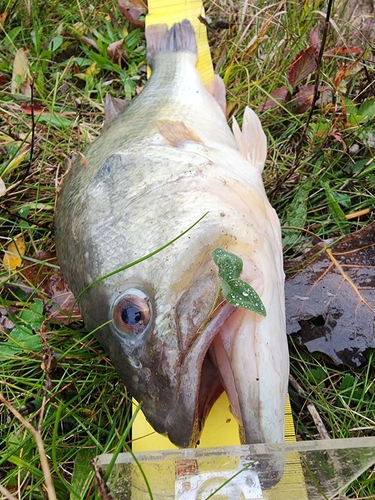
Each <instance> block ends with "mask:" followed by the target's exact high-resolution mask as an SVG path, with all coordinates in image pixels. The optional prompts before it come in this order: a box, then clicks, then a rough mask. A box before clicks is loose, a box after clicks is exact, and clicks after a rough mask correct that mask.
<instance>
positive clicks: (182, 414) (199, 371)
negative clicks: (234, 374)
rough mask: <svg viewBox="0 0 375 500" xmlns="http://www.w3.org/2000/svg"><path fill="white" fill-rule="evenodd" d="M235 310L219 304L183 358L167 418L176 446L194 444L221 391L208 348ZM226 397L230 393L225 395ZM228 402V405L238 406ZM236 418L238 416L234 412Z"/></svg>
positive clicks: (167, 424) (219, 381)
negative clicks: (174, 397)
mask: <svg viewBox="0 0 375 500" xmlns="http://www.w3.org/2000/svg"><path fill="white" fill-rule="evenodd" d="M236 311H237V308H236V307H234V306H232V305H231V304H228V303H227V302H225V303H223V304H221V305H220V306H219V307H218V308H217V310H216V311H215V315H214V316H213V318H212V319H211V320H210V321H209V323H208V324H207V325H206V326H205V327H204V328H203V329H202V330H201V331H200V333H199V335H198V336H197V338H196V339H195V340H194V342H193V344H192V345H191V346H190V348H189V350H187V352H186V355H185V358H184V359H183V362H182V366H181V372H180V380H179V387H178V388H177V397H176V401H175V406H174V408H173V409H172V411H171V412H170V414H169V415H168V417H167V421H166V423H165V424H166V431H167V434H168V437H169V439H170V440H171V441H172V442H173V443H174V444H176V445H177V446H180V447H192V446H196V445H197V443H198V441H199V438H200V434H201V431H202V428H203V426H204V422H205V420H206V418H207V416H208V413H209V412H210V410H211V408H212V406H213V404H214V403H215V401H216V400H217V398H218V397H219V396H220V394H221V393H222V392H223V390H224V385H223V377H222V375H221V374H220V370H219V368H218V366H217V364H216V359H215V355H212V353H211V352H210V348H211V347H212V345H213V343H214V342H215V339H216V338H217V337H218V335H219V332H220V329H221V328H222V326H223V325H224V323H225V322H226V321H227V320H228V319H229V318H230V317H231V316H232V315H233V314H234V313H235V312H236ZM229 396H230V395H229ZM234 403H235V402H233V401H231V405H232V407H233V406H236V407H237V406H238V405H236V404H234ZM235 416H236V418H237V419H238V415H235Z"/></svg>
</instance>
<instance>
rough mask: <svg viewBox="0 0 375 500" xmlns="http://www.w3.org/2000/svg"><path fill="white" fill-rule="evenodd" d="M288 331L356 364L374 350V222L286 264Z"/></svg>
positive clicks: (313, 346) (316, 348)
mask: <svg viewBox="0 0 375 500" xmlns="http://www.w3.org/2000/svg"><path fill="white" fill-rule="evenodd" d="M285 268H286V270H287V271H288V270H289V272H290V274H289V275H288V278H287V281H286V285H285V294H286V312H287V333H289V334H292V333H293V334H295V338H296V340H297V343H299V344H300V345H305V346H306V347H307V348H308V350H309V351H310V352H314V351H319V352H323V353H325V354H327V355H328V356H330V357H331V358H332V359H333V361H334V362H335V363H337V364H340V363H343V364H346V365H349V366H354V367H358V366H360V365H361V364H362V363H363V362H364V361H365V356H364V352H365V351H366V349H368V348H375V222H373V223H372V224H370V225H369V226H367V227H365V228H363V229H360V230H359V231H356V232H355V233H352V234H349V235H347V236H345V237H344V238H342V239H341V240H338V241H337V243H334V244H332V242H329V241H326V242H320V243H318V244H317V245H315V246H314V247H313V248H312V249H311V250H310V251H309V252H308V253H307V254H306V255H304V256H303V257H302V258H297V259H294V260H292V261H287V262H286V263H285Z"/></svg>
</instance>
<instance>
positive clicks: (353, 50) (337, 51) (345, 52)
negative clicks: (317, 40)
mask: <svg viewBox="0 0 375 500" xmlns="http://www.w3.org/2000/svg"><path fill="white" fill-rule="evenodd" d="M362 52H363V51H362V49H360V48H359V47H345V46H344V45H343V46H341V47H336V48H334V49H331V50H327V51H326V52H324V53H323V57H334V56H350V55H355V54H362Z"/></svg>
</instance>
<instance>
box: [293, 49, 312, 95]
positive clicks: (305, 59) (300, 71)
mask: <svg viewBox="0 0 375 500" xmlns="http://www.w3.org/2000/svg"><path fill="white" fill-rule="evenodd" d="M316 57H317V49H316V47H314V46H312V45H311V46H310V47H307V49H304V50H301V51H300V52H298V54H297V55H296V57H295V58H294V59H293V62H292V65H291V67H290V70H289V73H288V81H289V83H290V85H291V86H292V87H293V88H294V87H295V86H296V85H297V84H298V83H299V82H301V81H302V80H303V79H304V78H306V77H307V76H309V75H310V74H311V73H312V72H313V71H314V70H315V69H316V66H317V65H316Z"/></svg>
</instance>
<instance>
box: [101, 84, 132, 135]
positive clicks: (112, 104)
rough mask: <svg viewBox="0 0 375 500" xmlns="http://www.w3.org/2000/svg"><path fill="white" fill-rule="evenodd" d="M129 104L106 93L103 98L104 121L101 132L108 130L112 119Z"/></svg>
mask: <svg viewBox="0 0 375 500" xmlns="http://www.w3.org/2000/svg"><path fill="white" fill-rule="evenodd" d="M129 104H130V101H124V100H123V99H119V98H118V97H112V96H111V94H109V93H108V92H107V94H106V95H105V98H104V116H105V121H104V125H103V130H104V129H106V128H108V127H109V126H110V125H111V123H112V122H113V121H114V119H115V118H116V117H117V116H118V115H119V114H120V113H122V112H123V111H124V109H125V108H126V107H127V106H128V105H129Z"/></svg>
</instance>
